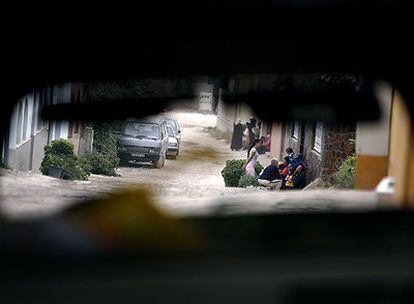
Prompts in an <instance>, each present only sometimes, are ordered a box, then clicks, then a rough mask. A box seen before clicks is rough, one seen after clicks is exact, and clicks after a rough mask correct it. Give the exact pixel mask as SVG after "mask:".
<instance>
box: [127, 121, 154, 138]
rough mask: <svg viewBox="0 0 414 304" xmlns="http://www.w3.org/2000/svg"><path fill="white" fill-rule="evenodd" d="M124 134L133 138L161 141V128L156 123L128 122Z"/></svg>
mask: <svg viewBox="0 0 414 304" xmlns="http://www.w3.org/2000/svg"><path fill="white" fill-rule="evenodd" d="M123 134H124V135H126V136H132V137H138V138H139V137H146V138H153V139H159V137H160V127H159V126H158V125H157V124H154V123H143V122H127V123H125V126H124V131H123Z"/></svg>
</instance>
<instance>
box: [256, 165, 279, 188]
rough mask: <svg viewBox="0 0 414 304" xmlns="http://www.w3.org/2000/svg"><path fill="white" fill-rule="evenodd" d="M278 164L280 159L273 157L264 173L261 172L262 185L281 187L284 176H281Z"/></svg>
mask: <svg viewBox="0 0 414 304" xmlns="http://www.w3.org/2000/svg"><path fill="white" fill-rule="evenodd" d="M277 164H278V161H277V159H276V158H273V159H272V160H271V161H270V165H269V166H267V167H266V168H265V169H264V170H263V172H262V174H260V177H259V180H258V182H259V184H260V185H262V186H265V187H270V188H277V187H279V188H280V186H281V184H282V180H281V179H282V178H281V177H280V174H279V168H278V165H277Z"/></svg>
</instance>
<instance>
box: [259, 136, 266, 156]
mask: <svg viewBox="0 0 414 304" xmlns="http://www.w3.org/2000/svg"><path fill="white" fill-rule="evenodd" d="M260 139H261V140H262V141H263V143H264V142H265V140H266V137H264V136H262V137H260ZM257 153H259V154H260V155H262V154H266V147H265V146H264V145H262V146H260V148H259V149H257Z"/></svg>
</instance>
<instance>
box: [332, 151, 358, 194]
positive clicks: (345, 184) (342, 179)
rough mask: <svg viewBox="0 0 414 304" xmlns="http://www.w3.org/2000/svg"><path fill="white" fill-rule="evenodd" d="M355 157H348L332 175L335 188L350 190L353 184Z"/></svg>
mask: <svg viewBox="0 0 414 304" xmlns="http://www.w3.org/2000/svg"><path fill="white" fill-rule="evenodd" d="M355 164H356V156H349V157H348V158H347V159H346V160H345V161H344V163H343V164H342V165H341V166H340V167H339V169H338V171H337V172H336V173H334V174H333V182H334V184H335V185H336V186H339V187H342V188H346V189H352V188H354V184H355Z"/></svg>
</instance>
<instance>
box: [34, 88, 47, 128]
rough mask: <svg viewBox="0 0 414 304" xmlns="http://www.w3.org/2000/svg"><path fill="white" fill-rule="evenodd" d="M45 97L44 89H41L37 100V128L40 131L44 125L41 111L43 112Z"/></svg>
mask: <svg viewBox="0 0 414 304" xmlns="http://www.w3.org/2000/svg"><path fill="white" fill-rule="evenodd" d="M44 99H45V96H44V90H41V91H40V93H39V95H38V102H37V127H36V128H37V130H38V131H39V130H40V129H41V128H42V127H43V125H44V122H43V121H42V117H41V115H40V113H41V112H42V106H43V104H44V102H45V101H44Z"/></svg>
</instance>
